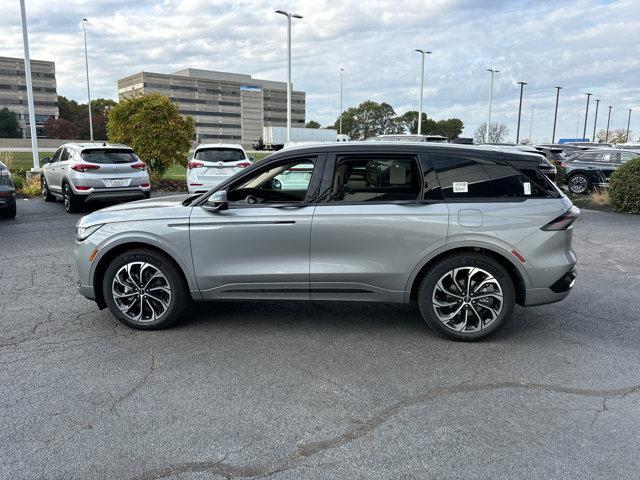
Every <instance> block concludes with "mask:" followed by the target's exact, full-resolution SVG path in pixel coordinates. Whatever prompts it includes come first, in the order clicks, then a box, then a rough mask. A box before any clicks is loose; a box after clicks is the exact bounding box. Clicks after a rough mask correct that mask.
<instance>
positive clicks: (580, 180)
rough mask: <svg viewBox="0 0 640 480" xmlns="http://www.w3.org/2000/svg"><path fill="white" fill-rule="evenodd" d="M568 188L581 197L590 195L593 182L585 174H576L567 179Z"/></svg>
mask: <svg viewBox="0 0 640 480" xmlns="http://www.w3.org/2000/svg"><path fill="white" fill-rule="evenodd" d="M567 187H569V191H570V192H571V193H575V194H576V195H581V194H585V193H589V191H590V190H591V182H590V181H589V177H587V176H586V175H585V174H584V173H575V174H573V175H570V176H569V178H567Z"/></svg>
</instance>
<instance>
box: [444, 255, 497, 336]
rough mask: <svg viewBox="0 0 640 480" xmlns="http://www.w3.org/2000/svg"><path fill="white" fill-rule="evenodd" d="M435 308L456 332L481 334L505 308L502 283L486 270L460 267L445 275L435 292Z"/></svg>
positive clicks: (448, 326) (445, 322)
mask: <svg viewBox="0 0 640 480" xmlns="http://www.w3.org/2000/svg"><path fill="white" fill-rule="evenodd" d="M432 304H433V309H434V311H435V313H436V316H437V317H438V320H440V322H442V324H443V325H444V326H446V327H447V328H449V329H451V330H453V331H455V332H478V331H480V330H482V329H484V328H487V327H488V326H489V325H491V324H492V323H493V322H495V321H496V319H497V318H498V317H499V316H500V312H501V311H502V307H503V305H504V299H503V293H502V288H501V287H500V283H499V282H498V281H497V280H496V279H495V277H494V276H493V275H491V274H490V273H489V272H487V271H486V270H483V269H481V268H477V267H460V268H455V269H453V270H450V271H449V272H447V273H445V274H444V275H443V276H442V277H440V279H439V280H438V282H437V283H436V286H435V288H434V290H433V296H432Z"/></svg>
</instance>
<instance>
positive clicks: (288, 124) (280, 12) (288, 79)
mask: <svg viewBox="0 0 640 480" xmlns="http://www.w3.org/2000/svg"><path fill="white" fill-rule="evenodd" d="M276 13H279V14H280V15H284V16H285V17H287V142H289V141H291V19H292V18H302V15H298V14H297V13H289V12H285V11H284V10H276Z"/></svg>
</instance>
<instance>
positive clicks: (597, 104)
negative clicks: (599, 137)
mask: <svg viewBox="0 0 640 480" xmlns="http://www.w3.org/2000/svg"><path fill="white" fill-rule="evenodd" d="M600 101H601V100H600V99H596V117H595V118H594V119H593V138H591V141H592V142H595V141H596V124H597V123H598V107H599V106H600Z"/></svg>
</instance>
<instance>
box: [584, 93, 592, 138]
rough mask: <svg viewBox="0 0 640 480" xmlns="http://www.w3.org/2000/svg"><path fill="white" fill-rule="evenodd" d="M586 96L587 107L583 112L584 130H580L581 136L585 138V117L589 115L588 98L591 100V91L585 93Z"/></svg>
mask: <svg viewBox="0 0 640 480" xmlns="http://www.w3.org/2000/svg"><path fill="white" fill-rule="evenodd" d="M585 95H586V96H587V109H586V110H585V112H584V130H583V131H582V138H583V139H585V138H587V118H588V117H589V100H591V95H593V93H585Z"/></svg>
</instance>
